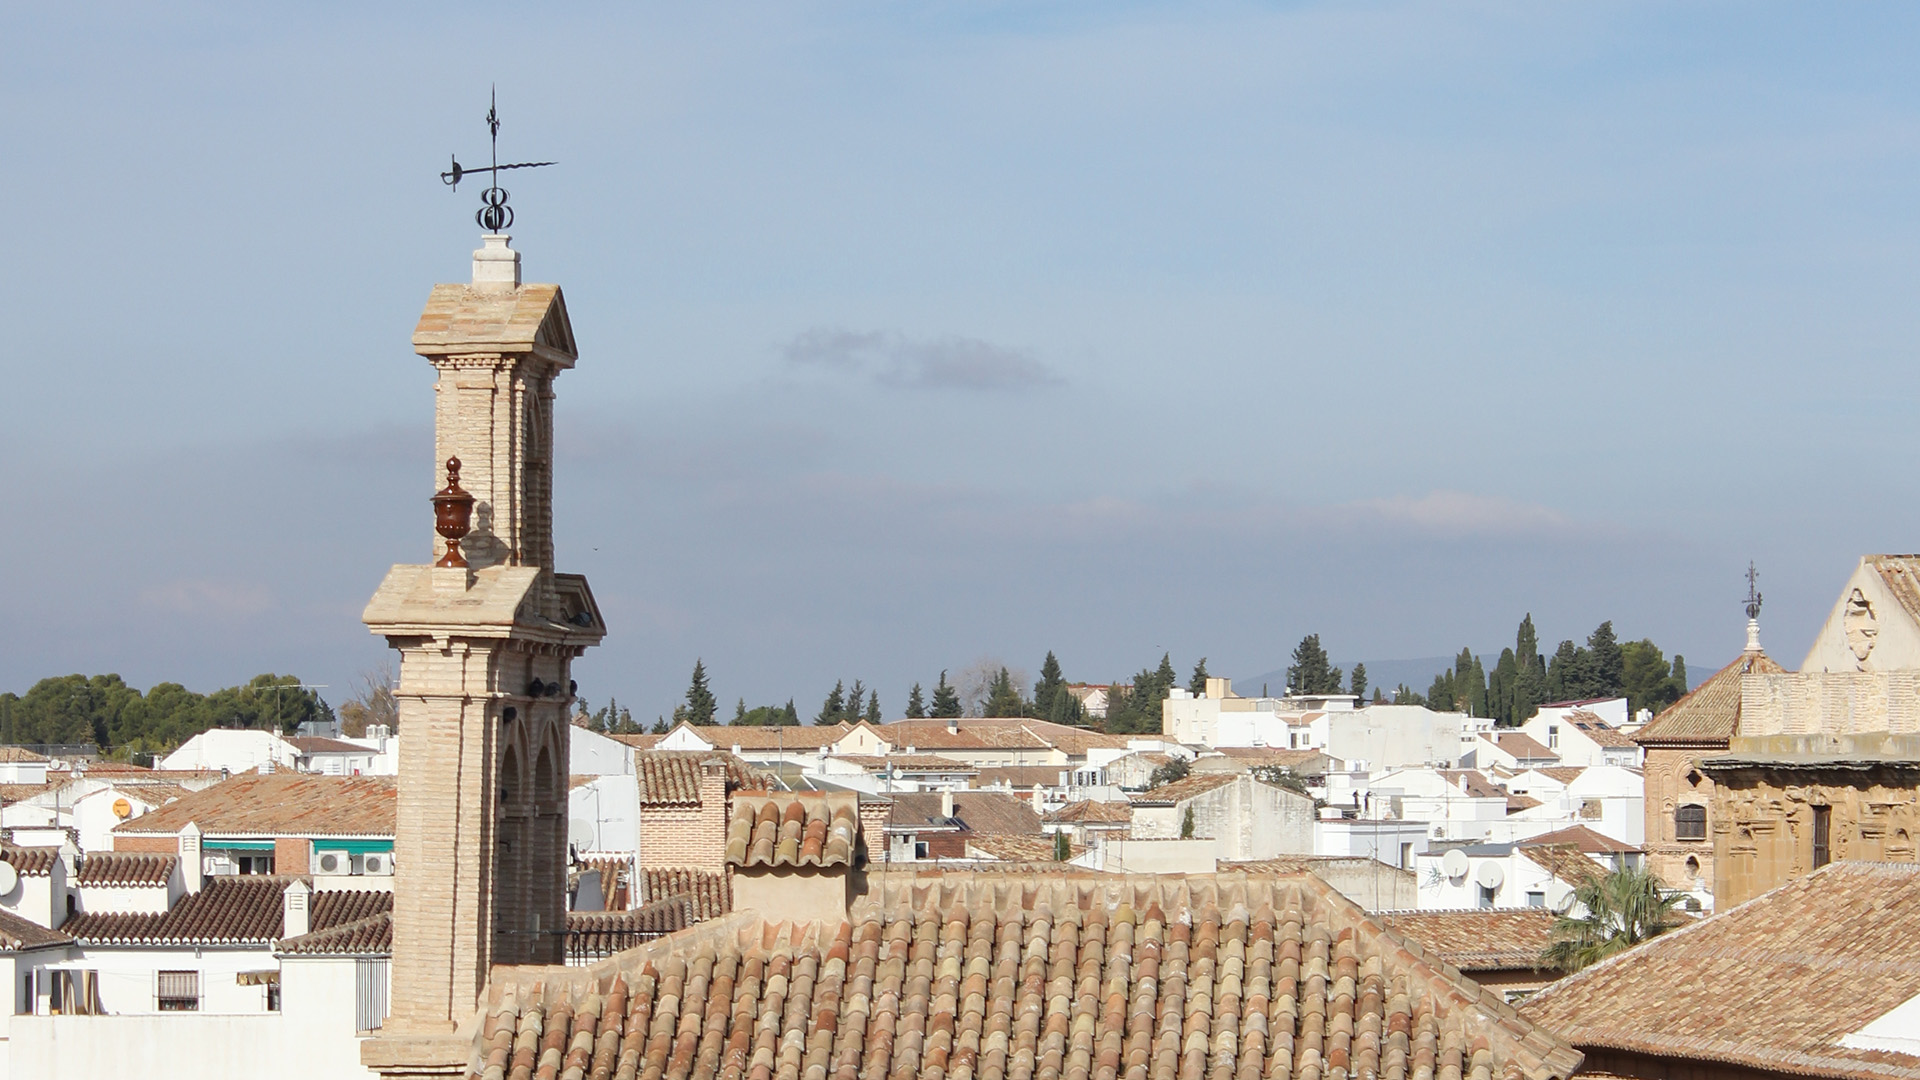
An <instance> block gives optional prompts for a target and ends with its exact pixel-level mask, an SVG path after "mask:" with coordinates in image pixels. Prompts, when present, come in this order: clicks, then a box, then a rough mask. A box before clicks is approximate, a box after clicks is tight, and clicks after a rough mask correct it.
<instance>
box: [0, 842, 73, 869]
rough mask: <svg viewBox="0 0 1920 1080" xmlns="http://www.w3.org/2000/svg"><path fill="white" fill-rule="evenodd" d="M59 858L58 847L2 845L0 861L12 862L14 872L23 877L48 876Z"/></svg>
mask: <svg viewBox="0 0 1920 1080" xmlns="http://www.w3.org/2000/svg"><path fill="white" fill-rule="evenodd" d="M59 859H60V849H59V848H57V847H13V846H11V845H9V846H6V847H0V862H7V863H12V864H13V871H14V873H16V874H19V875H20V876H21V877H47V876H48V875H50V874H52V873H53V864H54V863H55V862H57V861H59Z"/></svg>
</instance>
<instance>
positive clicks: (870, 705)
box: [861, 690, 880, 724]
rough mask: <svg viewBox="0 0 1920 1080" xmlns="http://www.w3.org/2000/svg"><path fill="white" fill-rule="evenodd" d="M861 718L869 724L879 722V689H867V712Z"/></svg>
mask: <svg viewBox="0 0 1920 1080" xmlns="http://www.w3.org/2000/svg"><path fill="white" fill-rule="evenodd" d="M861 719H862V720H865V721H866V722H867V723H869V724H878V723H879V722H880V691H878V690H869V691H867V712H866V715H865V716H862V717H861Z"/></svg>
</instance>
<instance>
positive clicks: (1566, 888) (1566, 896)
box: [1547, 881, 1573, 915]
mask: <svg viewBox="0 0 1920 1080" xmlns="http://www.w3.org/2000/svg"><path fill="white" fill-rule="evenodd" d="M1547 907H1548V909H1549V910H1551V911H1552V912H1553V913H1554V914H1556V915H1565V914H1566V913H1567V912H1568V911H1571V910H1572V909H1573V887H1572V886H1570V885H1568V884H1567V883H1566V882H1564V881H1549V882H1548V883H1547Z"/></svg>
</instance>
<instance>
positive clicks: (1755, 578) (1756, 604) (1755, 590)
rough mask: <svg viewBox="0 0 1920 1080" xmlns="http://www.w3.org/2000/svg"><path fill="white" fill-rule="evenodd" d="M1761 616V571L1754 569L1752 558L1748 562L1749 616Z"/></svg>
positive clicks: (1755, 617) (1753, 617)
mask: <svg viewBox="0 0 1920 1080" xmlns="http://www.w3.org/2000/svg"><path fill="white" fill-rule="evenodd" d="M1759 617H1760V571H1758V570H1756V569H1754V567H1753V562H1752V560H1748V562H1747V618H1749V619H1758V618H1759Z"/></svg>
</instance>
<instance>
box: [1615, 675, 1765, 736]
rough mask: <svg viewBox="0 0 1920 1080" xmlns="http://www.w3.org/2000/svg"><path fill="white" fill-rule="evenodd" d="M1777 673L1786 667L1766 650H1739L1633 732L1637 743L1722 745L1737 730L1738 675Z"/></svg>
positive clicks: (1738, 714) (1738, 724) (1738, 707)
mask: <svg viewBox="0 0 1920 1080" xmlns="http://www.w3.org/2000/svg"><path fill="white" fill-rule="evenodd" d="M1749 671H1751V672H1754V673H1755V674H1759V675H1779V674H1783V673H1784V672H1785V671H1786V669H1785V668H1783V667H1781V666H1780V665H1779V664H1776V663H1774V661H1773V658H1772V657H1769V656H1768V655H1767V654H1766V653H1741V654H1740V655H1739V656H1738V657H1736V658H1735V659H1734V661H1733V663H1731V664H1728V665H1727V666H1726V667H1723V668H1721V669H1720V670H1719V671H1716V672H1714V673H1713V674H1712V675H1709V676H1707V679H1706V681H1705V682H1703V683H1701V684H1700V685H1699V686H1696V687H1694V688H1693V692H1692V693H1690V694H1688V695H1687V696H1685V697H1683V698H1681V699H1680V700H1679V701H1676V702H1674V703H1673V704H1671V705H1669V706H1667V707H1666V708H1665V709H1663V710H1662V711H1661V713H1660V715H1659V716H1656V717H1654V718H1653V720H1652V721H1651V722H1650V723H1648V724H1647V726H1646V727H1643V728H1641V729H1640V730H1639V731H1636V732H1634V734H1633V741H1634V742H1636V743H1639V744H1640V745H1641V746H1663V745H1670V744H1675V743H1678V744H1698V743H1707V744H1710V745H1715V746H1725V745H1727V743H1728V741H1729V740H1731V739H1732V738H1733V737H1734V736H1735V735H1737V734H1739V733H1740V679H1741V677H1742V676H1743V675H1745V674H1746V673H1747V672H1749Z"/></svg>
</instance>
